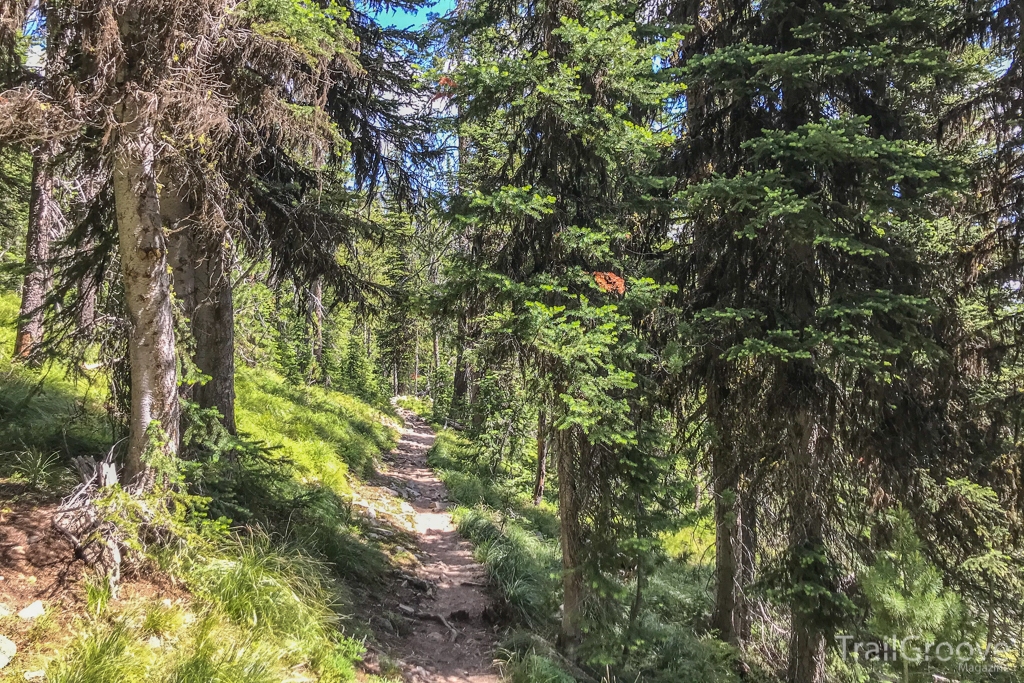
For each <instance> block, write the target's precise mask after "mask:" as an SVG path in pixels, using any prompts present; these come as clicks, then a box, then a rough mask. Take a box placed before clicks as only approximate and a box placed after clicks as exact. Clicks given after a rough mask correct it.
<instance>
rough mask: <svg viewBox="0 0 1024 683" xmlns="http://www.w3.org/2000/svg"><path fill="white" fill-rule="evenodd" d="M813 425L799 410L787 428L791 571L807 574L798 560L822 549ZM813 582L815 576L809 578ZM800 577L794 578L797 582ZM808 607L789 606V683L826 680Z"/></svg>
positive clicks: (822, 639) (822, 648) (816, 629)
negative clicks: (792, 563)
mask: <svg viewBox="0 0 1024 683" xmlns="http://www.w3.org/2000/svg"><path fill="white" fill-rule="evenodd" d="M813 429H814V422H813V416H812V415H811V413H810V411H807V410H801V411H798V413H797V414H796V416H795V418H794V419H793V420H792V422H791V426H790V438H789V441H790V447H789V469H790V471H789V478H790V481H789V485H790V491H789V495H790V503H789V508H790V510H789V513H790V518H791V520H792V521H791V525H792V526H791V529H790V554H791V557H792V558H793V561H794V563H796V566H795V567H794V572H800V571H807V569H806V568H804V567H803V566H802V564H801V563H800V560H801V559H802V558H803V557H805V553H807V552H808V551H819V550H820V549H821V548H822V546H823V540H822V534H823V526H824V525H823V522H822V519H821V511H820V509H819V506H818V502H817V500H816V499H817V495H816V494H817V490H818V484H817V476H818V473H817V471H816V467H817V463H816V462H815V458H814V457H813V453H814V439H813V435H812V432H813ZM809 578H810V579H812V580H813V578H814V577H809ZM799 580H800V577H799V576H796V577H794V581H799ZM814 616H815V615H814V614H813V611H812V608H811V606H808V605H800V604H799V603H796V604H794V605H793V606H792V614H791V628H790V647H789V680H790V682H791V683H820V682H821V681H822V680H824V677H825V637H824V634H822V632H821V630H820V628H819V627H818V626H817V620H816V619H815V618H814Z"/></svg>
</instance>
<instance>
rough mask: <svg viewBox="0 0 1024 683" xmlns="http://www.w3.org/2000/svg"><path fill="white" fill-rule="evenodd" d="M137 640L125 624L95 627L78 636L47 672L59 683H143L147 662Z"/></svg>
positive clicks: (47, 674) (87, 628) (49, 679)
mask: <svg viewBox="0 0 1024 683" xmlns="http://www.w3.org/2000/svg"><path fill="white" fill-rule="evenodd" d="M138 649H139V645H138V642H137V639H136V638H135V636H134V634H133V633H132V631H131V628H130V627H129V625H128V624H127V623H125V622H123V621H122V622H115V623H114V624H111V625H109V626H105V625H100V624H91V625H88V626H86V628H85V629H84V630H83V631H82V632H81V633H80V634H79V635H78V637H77V638H76V640H75V641H74V643H72V645H71V647H70V648H68V652H67V653H66V654H65V655H64V656H63V657H62V658H60V659H58V660H56V661H55V662H54V663H53V664H51V665H50V666H48V667H47V669H46V680H48V681H54V682H55V683H132V682H134V681H142V680H143V677H144V675H145V671H146V667H145V662H144V661H143V660H142V658H141V657H139V653H138Z"/></svg>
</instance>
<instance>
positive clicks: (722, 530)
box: [708, 388, 740, 644]
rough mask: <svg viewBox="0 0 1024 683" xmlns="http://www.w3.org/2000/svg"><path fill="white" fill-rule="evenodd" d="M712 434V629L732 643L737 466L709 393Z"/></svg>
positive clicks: (714, 393) (736, 573) (736, 566)
mask: <svg viewBox="0 0 1024 683" xmlns="http://www.w3.org/2000/svg"><path fill="white" fill-rule="evenodd" d="M708 418H709V420H710V421H711V423H712V424H714V425H715V433H714V434H713V435H712V440H713V447H712V448H713V450H712V457H711V480H712V487H713V489H714V496H715V585H716V589H715V612H714V615H713V617H712V626H713V627H714V628H715V629H716V630H717V631H718V635H719V637H720V638H721V639H722V640H724V641H725V642H727V643H733V644H735V643H736V642H737V639H738V636H739V628H738V623H737V622H738V614H737V605H738V603H737V586H738V585H739V569H740V561H739V556H740V538H739V534H738V533H737V532H738V523H739V467H738V464H737V462H736V455H735V453H734V452H733V447H732V440H731V438H730V435H729V429H728V426H727V425H726V424H725V421H724V420H723V419H722V413H721V405H720V403H719V401H718V397H717V391H716V390H715V389H713V388H712V389H710V390H709V392H708Z"/></svg>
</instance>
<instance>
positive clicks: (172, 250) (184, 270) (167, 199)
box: [160, 182, 235, 434]
mask: <svg viewBox="0 0 1024 683" xmlns="http://www.w3.org/2000/svg"><path fill="white" fill-rule="evenodd" d="M166 186H168V183H167V182H165V187H166ZM160 209H161V212H162V214H163V217H164V220H165V221H166V223H167V226H168V235H169V237H168V243H169V254H170V265H171V270H172V273H173V282H174V295H175V297H176V298H177V299H178V301H179V302H180V303H181V308H182V312H183V313H184V315H185V317H186V318H188V320H189V329H190V330H191V332H192V338H193V343H194V351H193V357H192V360H193V363H195V366H196V369H197V370H199V372H201V373H202V374H203V375H205V376H206V377H207V378H208V379H207V380H206V381H205V382H203V383H196V384H191V385H189V386H187V387H182V391H181V395H182V396H184V397H187V398H188V399H189V400H192V401H195V403H196V404H197V405H198V406H199V407H200V408H204V409H211V408H216V409H217V411H218V412H220V414H221V423H222V424H223V425H224V427H225V428H226V429H227V430H228V431H229V432H231V433H232V434H234V433H235V345H234V306H233V301H232V288H231V282H230V278H229V273H230V268H229V267H226V265H225V260H226V259H227V258H228V256H227V254H225V247H224V243H223V240H222V239H219V236H218V235H203V234H201V232H200V230H199V226H198V225H196V224H195V223H194V222H193V221H192V220H191V216H192V214H193V213H194V207H193V206H192V204H191V202H190V201H189V199H188V197H187V196H185V194H184V193H183V192H179V193H177V194H176V193H174V192H167V193H165V194H164V195H163V196H162V197H161V200H160Z"/></svg>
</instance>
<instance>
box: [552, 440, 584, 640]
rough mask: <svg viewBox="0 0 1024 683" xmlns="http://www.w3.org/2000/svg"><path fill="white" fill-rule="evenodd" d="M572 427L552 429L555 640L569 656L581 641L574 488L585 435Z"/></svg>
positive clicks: (578, 510) (579, 532)
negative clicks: (558, 558) (557, 586)
mask: <svg viewBox="0 0 1024 683" xmlns="http://www.w3.org/2000/svg"><path fill="white" fill-rule="evenodd" d="M576 432H577V429H576V428H570V429H560V430H557V431H556V432H555V457H556V458H557V460H558V511H559V515H560V517H561V525H560V530H561V531H560V541H561V547H562V593H563V597H562V625H561V632H560V634H559V641H560V645H561V646H562V649H563V650H565V651H566V653H567V654H568V655H569V656H570V657H572V656H573V654H574V653H575V651H576V648H577V647H578V646H579V644H580V642H581V641H582V640H583V609H584V597H585V593H584V590H585V589H584V582H583V574H582V560H583V529H582V520H581V514H582V512H583V505H582V501H581V492H580V490H579V489H578V484H579V476H580V471H581V469H582V465H583V463H582V460H583V458H582V456H583V451H584V450H585V449H586V448H587V445H588V444H587V443H586V437H584V436H583V435H581V434H578V433H576Z"/></svg>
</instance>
